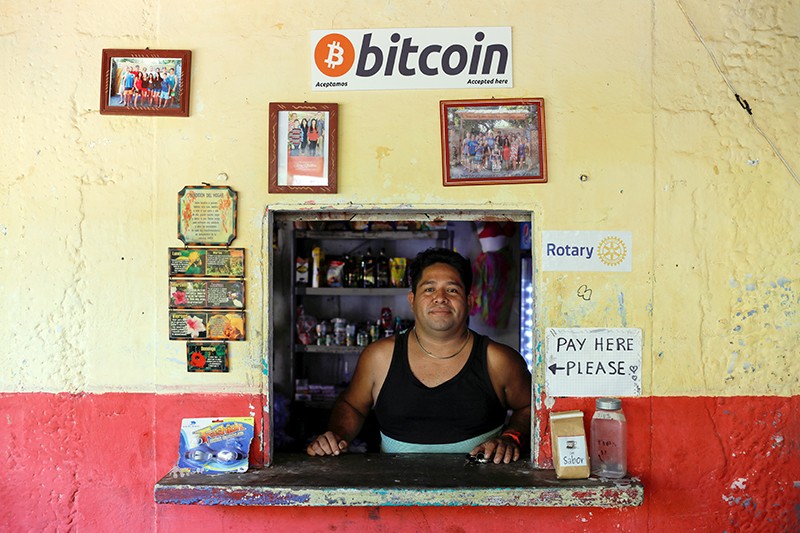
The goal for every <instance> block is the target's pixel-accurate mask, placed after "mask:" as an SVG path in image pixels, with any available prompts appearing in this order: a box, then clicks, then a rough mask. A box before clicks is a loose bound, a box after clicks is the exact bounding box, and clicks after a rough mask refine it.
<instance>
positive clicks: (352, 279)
mask: <svg viewBox="0 0 800 533" xmlns="http://www.w3.org/2000/svg"><path fill="white" fill-rule="evenodd" d="M344 285H345V287H350V288H354V287H361V258H360V257H355V256H353V257H351V256H348V259H347V261H346V266H345V283H344Z"/></svg>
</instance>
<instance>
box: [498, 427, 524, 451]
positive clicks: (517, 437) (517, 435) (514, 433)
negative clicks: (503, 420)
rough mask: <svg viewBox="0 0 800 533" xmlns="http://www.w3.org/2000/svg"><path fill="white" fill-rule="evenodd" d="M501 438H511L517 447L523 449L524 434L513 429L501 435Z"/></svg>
mask: <svg viewBox="0 0 800 533" xmlns="http://www.w3.org/2000/svg"><path fill="white" fill-rule="evenodd" d="M500 436H501V437H510V438H511V439H512V440H513V441H514V442H516V443H517V446H519V447H520V448H522V439H521V438H520V437H522V433H520V432H519V431H515V430H513V429H507V430H505V431H503V432H502V433H501V434H500Z"/></svg>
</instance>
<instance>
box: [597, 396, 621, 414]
mask: <svg viewBox="0 0 800 533" xmlns="http://www.w3.org/2000/svg"><path fill="white" fill-rule="evenodd" d="M594 405H595V407H597V408H598V409H603V410H604V411H617V410H619V409H622V400H620V399H619V398H598V399H597V400H596V401H595V403H594Z"/></svg>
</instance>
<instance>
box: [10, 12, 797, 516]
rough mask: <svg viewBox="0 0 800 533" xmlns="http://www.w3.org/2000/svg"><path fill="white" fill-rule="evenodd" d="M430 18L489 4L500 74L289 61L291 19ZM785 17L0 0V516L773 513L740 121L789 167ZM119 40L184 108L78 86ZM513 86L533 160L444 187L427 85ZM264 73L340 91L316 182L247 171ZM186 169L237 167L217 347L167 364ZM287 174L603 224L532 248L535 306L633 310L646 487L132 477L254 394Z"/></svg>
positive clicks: (372, 21)
mask: <svg viewBox="0 0 800 533" xmlns="http://www.w3.org/2000/svg"><path fill="white" fill-rule="evenodd" d="M690 21H691V23H690ZM691 24H694V25H695V27H696V28H697V29H698V31H699V32H700V33H701V35H702V37H703V38H704V41H705V44H706V45H707V46H708V50H711V51H712V52H713V54H714V58H716V60H717V62H718V64H719V67H720V69H719V70H718V69H717V68H716V67H715V64H714V61H713V60H712V57H711V56H710V55H709V52H708V50H707V49H706V47H705V46H704V44H703V42H701V40H700V39H699V38H698V37H697V35H696V34H695V33H694V32H693V30H692V26H691ZM441 26H456V27H472V26H511V27H512V31H513V54H514V65H513V68H514V87H513V88H510V89H500V88H488V87H484V88H476V89H461V90H424V91H365V92H355V91H353V92H348V91H342V92H335V93H330V94H323V93H315V92H313V91H312V90H311V86H310V81H309V68H310V63H309V61H310V59H309V57H310V54H309V49H308V48H309V45H308V43H309V32H310V31H312V30H318V29H321V30H325V29H347V28H391V27H397V28H415V27H441ZM798 28H800V2H798V0H764V1H761V2H749V1H746V0H714V1H712V2H706V1H700V0H680V1H678V0H651V1H649V2H645V1H637V2H632V1H627V0H604V1H599V0H595V1H589V0H587V1H582V2H532V1H523V2H511V1H507V0H496V1H494V2H491V3H488V4H487V3H486V2H476V1H474V0H465V1H463V2H444V1H419V0H407V1H404V2H384V3H377V4H370V5H369V9H365V5H364V4H363V3H362V2H354V1H350V0H345V1H342V2H335V3H305V4H302V3H300V4H298V3H290V2H284V1H269V2H255V1H251V0H243V1H241V2H236V3H228V2H213V1H208V0H200V1H197V2H191V3H185V2H164V1H161V0H145V1H142V2H111V3H109V2H99V1H97V0H82V1H80V2H76V3H72V4H70V5H69V6H67V5H61V4H60V3H58V2H28V1H22V0H7V1H5V2H3V4H2V7H1V8H0V57H2V59H3V67H4V68H3V76H2V77H0V87H1V88H2V89H1V90H0V95H2V97H1V98H0V111H2V116H3V118H4V120H3V124H4V126H3V127H2V128H0V154H1V157H0V161H2V164H1V165H0V294H2V297H3V305H2V307H0V309H2V311H0V313H1V316H2V319H0V339H2V348H0V358H2V359H0V364H2V368H3V371H2V372H0V424H2V427H3V430H2V431H1V432H0V450H2V466H3V471H4V475H3V476H2V480H0V501H2V502H3V504H2V505H0V530H3V531H113V530H115V529H119V530H122V529H127V530H130V529H134V530H137V531H188V530H198V529H201V528H202V529H203V530H233V529H236V530H240V531H263V530H269V531H351V530H356V529H360V530H365V531H392V532H405V531H409V532H410V531H451V532H456V531H483V532H487V531H534V530H535V531H609V530H619V531H797V530H798V529H800V517H799V516H798V515H800V506H799V505H798V503H799V502H800V459H798V457H800V455H799V454H798V452H799V451H800V450H798V445H799V443H800V436H799V435H800V423H799V422H798V415H797V413H798V412H800V405H798V403H799V402H798V391H800V385H799V384H798V375H799V374H800V372H798V371H799V370H800V360H798V358H797V354H798V351H799V350H798V348H800V334H799V333H800V321H799V320H798V314H797V312H798V300H799V299H800V293H798V283H800V272H799V265H800V261H799V260H798V257H799V255H798V252H800V231H798V229H797V228H798V227H799V225H798V222H800V220H798V207H797V206H798V204H800V184H799V183H798V182H796V181H795V178H794V177H793V176H792V172H791V170H790V169H789V168H787V167H786V166H785V165H784V164H783V163H782V162H781V160H780V158H779V157H778V155H777V154H776V152H775V150H774V149H773V148H772V147H771V146H770V143H769V142H768V140H767V138H768V139H769V140H771V141H772V142H773V143H774V146H775V148H776V149H777V150H778V151H779V152H780V153H781V154H782V156H783V157H784V158H785V160H786V162H787V163H788V164H789V165H790V166H792V168H793V169H794V171H795V172H796V171H797V168H798V165H800V143H798V133H799V132H798V123H800V121H799V120H798V119H800V116H799V115H800V111H799V110H800V91H799V90H798V87H800V69H798V65H800V40H799V39H798ZM147 47H149V48H152V49H157V48H161V49H189V50H192V52H193V64H192V87H191V110H190V111H191V115H190V117H189V118H165V117H159V118H154V117H138V116H137V117H134V116H108V115H100V114H99V112H98V103H99V94H98V93H99V92H100V90H99V84H100V78H101V73H100V63H101V61H100V57H101V50H102V49H104V48H147ZM720 71H721V72H720ZM723 74H724V76H725V77H723ZM726 79H727V80H728V82H729V83H730V84H731V86H732V87H734V88H735V90H737V91H738V92H739V94H740V95H741V96H742V97H743V98H744V99H746V100H747V101H748V103H749V105H750V106H751V107H752V110H753V118H754V119H755V120H756V122H755V123H753V122H751V117H750V116H749V115H748V114H747V113H746V112H745V111H744V110H743V109H742V107H741V106H740V105H739V104H738V103H737V102H736V100H735V99H734V96H733V94H732V90H731V87H729V86H728V84H727V83H726V81H725V80H726ZM530 96H536V97H543V98H545V102H546V112H547V114H546V119H547V124H546V128H547V140H548V153H547V157H548V163H549V177H550V182H549V183H547V184H545V185H542V184H536V185H504V186H491V187H477V188H476V187H449V188H447V189H445V188H443V187H442V186H441V171H440V166H441V155H440V141H439V117H438V103H439V101H440V100H446V99H471V98H492V97H495V98H503V97H530ZM277 101H285V102H286V101H288V102H302V101H310V102H337V103H338V104H339V105H340V137H339V141H340V151H339V161H340V169H339V170H340V173H339V192H338V193H337V194H334V195H330V196H327V197H325V198H324V199H320V198H317V197H312V196H308V195H270V194H268V193H267V135H268V133H267V109H268V103H269V102H277ZM756 126H758V127H759V128H761V130H762V131H763V132H764V133H765V134H766V137H767V138H765V137H764V136H762V135H761V134H760V133H759V131H758V128H757V127H756ZM221 174H224V175H226V176H227V180H224V179H222V178H220V175H221ZM582 174H584V175H586V176H588V180H585V181H582V180H580V179H579V176H580V175H582ZM204 181H205V182H209V183H212V184H215V185H229V186H231V187H233V188H234V189H235V190H237V191H238V193H239V200H240V204H239V215H238V227H239V232H238V237H237V239H236V241H235V242H234V245H235V246H238V247H244V248H246V250H247V265H248V267H247V282H248V285H247V287H248V294H247V302H248V303H247V310H248V324H249V325H248V340H247V341H244V342H237V343H231V349H230V351H231V362H232V369H231V372H229V373H227V374H213V375H212V374H194V373H193V374H189V373H187V372H186V367H185V345H184V343H180V342H171V341H169V340H168V339H167V320H166V318H167V305H166V301H167V297H166V289H167V281H166V280H167V260H166V257H167V248H168V247H171V246H180V245H181V243H180V242H179V241H177V240H176V238H175V228H176V220H177V207H176V206H177V193H178V191H179V190H180V189H181V188H182V187H184V186H186V185H199V184H200V183H201V182H204ZM309 202H310V203H311V204H314V202H317V205H320V203H321V202H324V203H325V204H328V205H333V206H339V205H347V204H348V203H349V202H353V203H354V204H376V205H391V206H397V205H408V206H411V207H413V208H426V207H428V206H434V207H437V206H438V207H442V206H444V207H458V206H466V207H469V208H474V209H481V208H486V209H504V208H507V209H524V210H529V211H530V212H532V213H533V215H534V219H535V221H536V226H535V230H534V232H535V234H534V237H535V238H536V239H537V242H539V241H540V238H541V231H542V230H608V231H617V230H627V231H631V232H632V235H633V242H634V257H633V271H632V272H630V273H613V274H607V273H606V274H601V273H574V272H540V273H537V277H536V289H537V294H538V298H539V300H538V304H539V310H538V315H537V325H536V328H537V332H538V333H539V335H540V336H541V335H542V334H543V331H544V328H547V327H637V328H641V329H642V331H643V334H644V350H643V374H642V376H643V396H642V397H641V398H633V399H626V400H625V402H626V403H625V408H626V411H627V412H628V418H629V421H630V471H631V473H632V474H634V475H636V476H639V477H640V478H641V479H642V480H643V482H644V484H645V502H644V505H643V506H641V507H637V508H624V509H595V508H582V509H556V508H554V509H541V508H522V509H520V508H486V509H481V508H471V509H450V508H429V507H428V508H394V507H388V508H302V509H300V508H241V509H240V508H221V507H208V506H206V507H203V506H172V505H162V506H157V505H156V504H154V502H153V484H154V483H155V481H156V480H158V479H159V478H160V477H161V476H162V475H164V474H165V473H166V472H167V471H168V470H169V468H170V467H171V466H172V465H173V464H174V463H175V461H176V458H177V435H178V428H179V424H180V419H181V418H183V417H189V416H209V415H216V414H226V415H241V414H246V413H249V412H253V411H256V410H258V409H259V406H260V405H261V401H262V398H263V396H262V391H263V373H262V360H263V358H264V357H265V355H266V354H264V353H263V352H264V350H263V346H264V345H265V339H264V336H263V328H262V324H263V323H264V312H263V311H262V310H263V309H264V308H265V307H266V306H267V304H268V302H266V301H265V299H264V298H263V297H262V294H263V293H262V287H263V284H264V283H265V274H264V272H265V271H266V270H265V261H266V260H267V257H266V256H265V255H263V254H262V247H263V241H262V232H263V219H264V210H265V208H266V206H268V205H270V204H276V203H280V204H284V205H286V204H289V205H292V204H295V205H306V204H307V203H309ZM583 284H586V285H587V286H588V287H591V288H592V289H593V297H592V298H591V300H590V301H587V300H585V299H583V298H579V297H577V296H576V289H577V288H578V287H579V286H581V285H583ZM540 355H541V354H540ZM537 378H538V379H539V381H540V382H541V381H542V379H543V369H542V368H541V367H540V368H539V369H538V370H537ZM537 407H538V408H539V409H540V413H545V412H546V410H547V409H559V410H560V409H567V408H572V407H578V408H583V409H584V410H586V411H587V412H590V411H591V410H592V407H591V400H590V399H571V400H568V399H562V398H548V397H546V395H545V393H544V392H542V393H541V395H540V396H539V397H538V398H537ZM211 411H213V413H210V412H211ZM539 416H540V417H541V416H544V415H543V414H540V415H539Z"/></svg>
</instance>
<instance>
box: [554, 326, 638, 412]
mask: <svg viewBox="0 0 800 533" xmlns="http://www.w3.org/2000/svg"><path fill="white" fill-rule="evenodd" d="M545 335H546V344H545V349H546V357H547V359H546V360H547V368H546V369H545V374H546V378H545V387H546V389H547V395H548V396H554V397H558V396H560V397H584V396H641V395H642V330H641V329H637V328H606V329H591V328H547V330H546V332H545Z"/></svg>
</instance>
